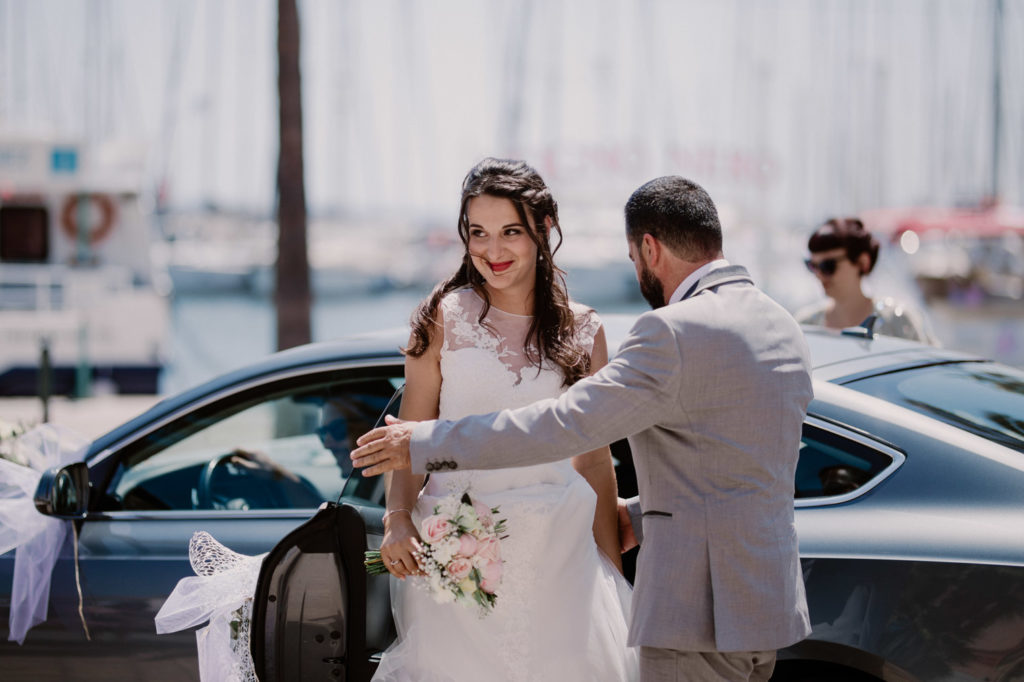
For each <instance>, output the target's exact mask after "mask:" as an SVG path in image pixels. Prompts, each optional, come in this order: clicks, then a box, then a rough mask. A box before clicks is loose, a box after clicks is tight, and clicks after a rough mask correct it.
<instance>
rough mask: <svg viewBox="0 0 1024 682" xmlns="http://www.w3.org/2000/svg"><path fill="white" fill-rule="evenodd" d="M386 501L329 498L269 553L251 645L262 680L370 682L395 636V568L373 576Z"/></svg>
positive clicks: (255, 603)
mask: <svg viewBox="0 0 1024 682" xmlns="http://www.w3.org/2000/svg"><path fill="white" fill-rule="evenodd" d="M383 511H384V510H383V509H381V508H379V507H369V506H367V507H363V506H357V505H353V504H349V503H344V504H335V503H332V502H328V503H325V504H324V505H323V506H322V507H321V508H320V510H319V511H318V512H317V513H316V515H315V516H314V517H313V518H312V519H310V520H309V521H307V522H306V523H304V524H303V525H301V526H299V527H298V528H296V529H295V530H294V531H292V532H291V533H289V534H288V535H287V536H285V538H284V539H283V540H282V541H281V542H280V543H278V544H277V546H275V547H274V549H273V550H271V551H270V553H269V554H268V555H267V557H266V559H264V561H263V567H262V569H261V570H260V577H259V582H258V583H257V585H256V593H255V596H254V598H253V610H252V628H251V630H250V633H251V634H250V637H251V641H250V648H251V651H252V658H253V663H254V665H255V670H256V675H257V676H258V677H259V679H260V682H305V681H306V680H310V681H312V680H342V681H344V682H368V681H369V679H370V677H371V676H372V675H373V672H374V671H375V670H376V668H377V661H378V660H379V657H380V653H381V652H382V651H383V650H384V649H385V648H386V647H387V645H388V644H390V643H391V642H392V641H393V640H394V638H395V629H394V624H393V621H392V619H391V603H390V595H389V589H390V588H389V585H388V577H389V576H388V574H384V575H379V576H368V575H367V574H366V569H365V568H364V567H363V554H364V552H365V551H366V549H367V547H368V540H369V546H371V547H374V548H379V547H380V542H381V539H382V538H383V535H384V524H383V521H382V518H381V517H382V516H383Z"/></svg>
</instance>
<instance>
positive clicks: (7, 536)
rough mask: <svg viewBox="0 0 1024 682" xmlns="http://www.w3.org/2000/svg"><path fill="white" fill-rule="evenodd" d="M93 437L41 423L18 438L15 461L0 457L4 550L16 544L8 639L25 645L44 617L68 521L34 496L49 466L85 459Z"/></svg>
mask: <svg viewBox="0 0 1024 682" xmlns="http://www.w3.org/2000/svg"><path fill="white" fill-rule="evenodd" d="M88 445H89V440H88V439H87V438H85V437H84V436H81V435H79V434H77V433H75V432H73V431H71V430H69V429H65V428H63V427H60V426H56V425H54V424H43V425H41V426H37V427H35V428H34V429H32V430H31V431H29V432H28V433H25V434H24V435H22V436H19V437H18V438H17V440H15V442H14V446H13V452H12V454H13V456H14V458H15V459H16V460H17V461H18V462H24V465H22V464H17V463H15V462H13V461H9V460H7V459H0V554H5V553H7V552H9V551H11V550H12V549H14V548H17V551H16V552H15V554H14V580H13V582H12V584H11V611H10V618H9V621H8V622H9V625H10V634H9V636H8V639H9V640H10V641H12V642H17V643H18V644H22V643H24V641H25V635H26V634H27V633H28V631H29V629H30V628H32V627H33V626H35V625H38V624H39V623H42V622H43V621H44V620H46V608H47V605H48V604H49V601H50V575H51V573H52V572H53V567H54V564H56V563H57V557H58V556H59V555H60V550H61V547H62V546H63V545H64V541H65V539H66V538H67V534H68V528H69V526H70V524H69V523H68V522H67V521H64V520H62V519H57V518H54V517H52V516H45V515H43V514H40V513H39V512H38V511H37V510H36V508H35V502H34V500H33V497H34V496H35V492H36V488H38V487H39V478H40V477H41V476H42V473H43V472H44V471H46V470H47V469H51V468H54V467H62V466H66V465H68V464H71V463H73V462H78V461H81V459H82V457H83V456H84V455H85V451H86V448H87V447H88Z"/></svg>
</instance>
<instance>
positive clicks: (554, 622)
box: [373, 289, 638, 682]
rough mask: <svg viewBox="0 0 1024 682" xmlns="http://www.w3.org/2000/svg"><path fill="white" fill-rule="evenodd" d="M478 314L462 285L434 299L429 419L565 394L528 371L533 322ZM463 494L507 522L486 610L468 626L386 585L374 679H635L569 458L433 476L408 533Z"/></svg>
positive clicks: (413, 591) (467, 620)
mask: <svg viewBox="0 0 1024 682" xmlns="http://www.w3.org/2000/svg"><path fill="white" fill-rule="evenodd" d="M483 305H484V303H483V300H482V299H481V298H480V297H479V295H478V294H476V293H475V292H474V291H473V290H472V289H463V290H460V291H456V292H452V293H451V294H448V295H447V296H446V297H445V298H444V299H443V300H442V301H441V311H442V315H443V319H444V342H443V345H442V348H441V376H442V383H441V396H440V418H441V419H459V418H460V417H464V416H467V415H471V414H481V413H487V412H493V411H496V410H500V409H503V408H515V407H521V406H525V405H528V404H530V403H532V402H535V401H537V400H540V399H544V398H551V397H555V396H557V395H559V394H560V393H561V392H562V391H564V390H565V389H564V388H563V387H562V385H561V384H562V374H561V371H560V370H559V368H558V367H557V366H555V365H554V364H553V363H551V362H549V361H545V362H544V364H543V367H542V368H541V369H539V370H538V368H537V367H536V365H534V364H531V363H530V361H529V359H528V357H527V356H526V354H525V353H524V350H523V339H525V337H526V334H527V332H528V330H529V327H530V323H531V321H532V318H530V317H526V316H521V315H513V314H511V313H506V312H504V311H501V310H499V309H497V308H495V307H493V306H492V307H491V308H490V310H489V311H488V313H487V317H486V318H485V320H484V324H481V323H480V322H479V321H478V319H479V316H480V312H481V310H482V309H483ZM573 312H574V313H575V314H576V321H577V329H578V332H579V336H580V338H581V340H582V341H583V343H584V346H585V347H586V349H587V351H588V352H589V351H590V350H591V348H592V347H593V342H594V335H595V334H596V333H597V330H598V328H599V326H600V321H599V320H598V318H597V316H596V315H595V314H594V313H593V311H590V310H588V309H586V308H584V307H582V306H576V305H575V304H574V306H573ZM480 447H487V444H486V443H481V444H480ZM510 464H512V462H511V461H510ZM463 491H468V492H469V493H470V495H471V496H473V498H474V499H479V500H481V501H483V502H484V503H485V504H486V505H487V506H489V507H499V508H500V509H499V513H498V516H499V517H502V518H505V519H506V521H507V529H506V535H507V537H506V538H505V539H504V540H502V544H501V555H502V559H503V561H504V566H503V569H504V572H503V577H502V581H501V585H500V587H499V588H498V590H497V593H496V594H497V604H496V606H495V607H494V609H493V611H492V612H491V613H489V614H487V615H485V616H480V614H479V612H478V610H477V609H473V608H467V607H465V606H463V605H460V604H455V603H447V604H438V603H436V602H435V601H434V600H433V598H432V597H431V595H430V594H429V593H428V592H427V591H426V590H424V589H422V588H421V587H419V586H417V585H416V584H415V582H416V581H417V580H418V579H417V578H410V579H407V580H405V581H400V580H396V579H392V581H391V582H392V608H393V611H394V616H395V624H396V626H397V630H398V640H397V641H396V642H395V643H394V644H393V645H392V646H391V647H390V648H389V649H388V650H387V651H386V652H385V654H384V656H383V659H382V661H381V664H380V667H379V668H378V670H377V673H376V674H375V675H374V677H373V679H374V680H375V682H398V681H402V682H464V681H465V682H468V681H470V680H494V681H505V680H508V681H518V680H524V681H529V682H542V681H545V680H551V681H552V682H554V681H558V682H567V681H569V682H571V681H573V680H578V681H580V682H583V681H586V682H593V681H605V680H606V681H608V682H612V681H614V682H620V681H622V680H632V679H636V678H637V676H638V672H637V659H636V653H635V651H634V650H633V649H631V648H629V647H627V646H626V636H627V629H628V626H627V623H628V610H629V602H630V598H631V593H630V588H629V585H628V583H626V581H625V580H624V579H623V578H622V576H621V575H619V573H618V572H617V571H616V570H615V568H614V567H613V566H612V564H611V562H610V561H608V559H607V558H606V557H605V556H604V554H603V553H602V552H601V551H600V550H599V549H598V547H597V545H596V543H595V542H594V536H593V531H592V524H593V519H594V508H595V503H596V500H597V496H596V494H595V493H594V491H593V489H592V488H591V487H590V485H589V484H588V483H587V481H586V480H585V479H584V478H583V477H582V476H580V475H579V474H578V473H577V472H576V471H575V470H574V469H573V467H572V463H571V461H570V460H569V459H564V460H561V461H559V462H555V463H552V464H540V465H534V466H528V467H518V468H514V467H510V468H507V469H497V470H490V471H457V472H444V473H433V474H431V475H430V477H429V478H428V480H427V483H426V486H425V487H424V489H423V491H422V492H421V494H420V497H419V500H418V501H417V503H416V505H415V508H414V510H413V520H414V522H415V523H416V524H417V527H418V526H419V522H420V521H421V520H422V519H423V518H424V517H425V516H429V515H430V514H431V513H432V511H433V506H434V504H435V502H436V501H437V499H438V498H441V497H445V496H447V495H450V494H452V493H461V492H463Z"/></svg>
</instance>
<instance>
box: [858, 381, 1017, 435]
mask: <svg viewBox="0 0 1024 682" xmlns="http://www.w3.org/2000/svg"><path fill="white" fill-rule="evenodd" d="M845 385H846V386H847V387H848V388H852V389H854V390H856V391H860V392H861V393H867V394H868V395H873V396H877V397H879V398H883V399H885V400H888V401H890V402H893V403H896V404H897V405H902V406H904V407H908V408H910V409H912V410H915V411H917V412H921V413H923V414H926V415H928V416H930V417H934V418H935V419H938V420H940V421H944V422H946V423H948V424H953V425H954V426H958V427H960V428H962V429H964V430H965V431H970V432H971V433H974V434H977V435H979V436H982V437H984V438H988V439H989V440H992V441H995V442H997V443H1000V444H1002V445H1005V446H1007V447H1010V448H1013V449H1014V450H1017V451H1018V452H1024V371H1021V370H1018V369H1014V368H1012V367H1007V366H1004V365H998V364H995V363H990V362H966V363H954V364H944V365H931V366H928V367H919V368H916V369H910V370H905V371H900V372H892V373H889V374H881V375H878V376H872V377H867V378H863V379H857V380H855V381H851V382H850V383H847V384H845Z"/></svg>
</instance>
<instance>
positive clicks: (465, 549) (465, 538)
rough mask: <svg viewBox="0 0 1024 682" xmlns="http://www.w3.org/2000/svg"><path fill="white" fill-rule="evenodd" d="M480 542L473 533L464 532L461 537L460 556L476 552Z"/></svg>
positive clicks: (471, 554) (468, 555) (467, 555)
mask: <svg viewBox="0 0 1024 682" xmlns="http://www.w3.org/2000/svg"><path fill="white" fill-rule="evenodd" d="M479 544H480V543H478V542H477V540H476V538H475V537H473V535H472V534H471V533H463V534H462V535H461V536H460V537H459V556H464V557H471V556H473V555H474V554H476V548H477V546H478V545H479Z"/></svg>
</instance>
